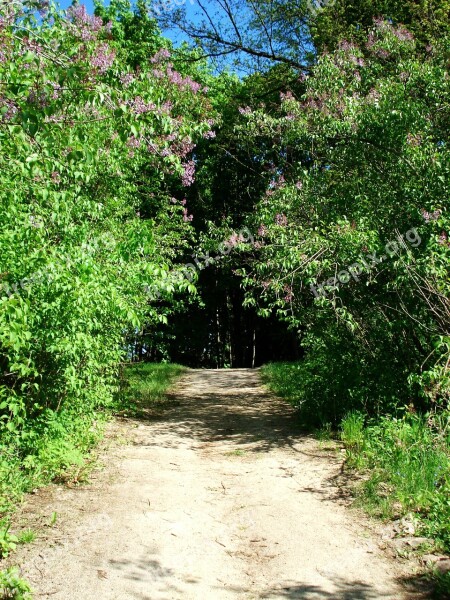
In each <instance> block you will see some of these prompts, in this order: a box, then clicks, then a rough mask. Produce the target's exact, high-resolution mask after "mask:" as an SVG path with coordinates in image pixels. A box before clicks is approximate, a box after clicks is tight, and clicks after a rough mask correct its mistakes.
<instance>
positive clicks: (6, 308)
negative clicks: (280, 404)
mask: <svg viewBox="0 0 450 600" xmlns="http://www.w3.org/2000/svg"><path fill="white" fill-rule="evenodd" d="M95 4H96V7H95V12H94V13H92V14H91V13H90V12H89V11H88V10H87V9H86V7H85V6H83V5H82V4H80V3H78V2H74V3H73V5H72V6H71V7H70V8H69V9H67V10H62V9H61V8H60V7H59V6H58V5H57V4H55V3H54V2H53V1H48V0H0V186H1V201H0V213H1V218H0V228H1V230H0V231H1V232H0V262H1V265H0V364H1V373H0V423H1V425H0V427H1V429H0V447H1V454H0V518H1V517H2V516H3V517H5V519H6V517H7V515H8V514H9V512H10V510H11V507H12V506H13V505H14V504H15V503H16V502H17V500H18V499H19V498H20V496H21V494H22V493H23V492H24V491H25V490H28V489H32V488H33V487H34V486H35V485H37V484H38V483H39V482H45V481H48V480H50V479H52V478H53V477H54V476H55V475H57V474H58V473H60V471H61V470H62V469H64V468H66V467H67V466H69V465H70V464H72V463H73V462H77V461H80V460H81V457H82V456H83V454H84V453H85V452H86V451H87V450H88V449H89V448H90V447H91V446H92V445H93V444H94V443H95V441H96V440H97V439H98V437H99V435H100V432H101V423H102V421H103V419H104V418H106V415H107V414H109V413H110V412H111V411H114V410H119V409H120V394H118V392H119V387H120V382H121V380H122V375H123V373H122V371H123V365H124V364H125V363H129V362H133V361H146V362H161V361H166V362H178V363H181V364H183V365H186V366H189V367H206V368H226V367H259V366H261V365H263V364H266V363H275V364H273V365H272V366H270V367H265V368H264V370H263V373H265V375H264V376H265V377H266V378H267V381H268V382H269V385H271V386H272V387H273V388H274V389H276V391H278V392H279V393H280V394H282V395H285V396H286V397H288V398H289V399H290V400H291V401H292V402H294V404H295V405H296V406H298V407H299V409H300V410H301V411H303V415H304V422H305V423H308V425H309V426H314V427H326V428H327V427H328V428H331V429H336V428H339V426H340V424H341V422H342V419H344V424H346V426H347V428H348V427H350V428H351V427H353V428H354V430H356V431H357V432H358V433H357V435H360V436H362V437H363V436H364V435H367V437H368V440H366V445H365V447H366V449H367V448H369V449H370V452H369V450H367V452H366V454H365V455H364V460H365V461H366V462H367V464H371V465H372V466H373V464H374V463H373V461H374V460H375V458H374V456H375V454H376V452H377V444H379V445H380V446H385V447H387V446H389V444H390V443H391V442H392V448H393V452H394V453H395V448H398V447H399V444H400V446H402V444H404V445H405V447H406V446H407V445H408V444H409V441H408V440H410V441H411V440H412V441H414V440H415V439H417V436H419V437H420V439H422V441H423V446H422V449H423V453H424V454H427V453H428V454H429V453H430V452H431V451H433V452H435V453H437V454H436V456H437V455H439V457H440V458H439V461H440V462H439V461H438V462H439V465H440V466H441V467H442V469H441V471H440V474H439V476H438V477H437V476H436V477H437V479H436V477H435V474H432V475H430V478H431V479H430V481H432V483H430V486H431V488H432V489H431V491H430V490H428V491H427V492H426V493H424V496H423V497H421V498H420V500H417V503H416V504H417V505H416V504H414V506H409V507H407V508H408V509H413V510H417V512H418V513H423V514H425V513H426V514H427V515H428V514H434V515H435V516H436V515H437V514H439V515H440V516H439V518H438V517H436V518H435V520H434V521H433V523H434V525H433V526H434V527H435V531H436V532H437V533H436V535H438V536H440V539H442V540H443V544H446V545H447V547H448V546H449V544H450V530H449V526H448V523H449V520H450V504H449V500H448V493H449V491H450V467H449V459H448V456H449V454H448V444H449V436H450V427H449V423H450V421H449V414H450V413H449V402H450V277H449V268H450V214H449V207H450V201H449V197H450V148H449V127H450V78H449V70H448V69H449V64H450V2H449V0H402V1H399V0H360V1H359V2H352V1H351V0H334V1H333V0H331V1H329V2H322V3H320V2H310V1H306V0H259V1H258V2H253V1H252V0H221V1H220V2H212V1H211V2H210V1H207V0H201V1H200V0H196V2H193V1H192V0H190V2H186V3H185V4H186V6H185V5H184V4H183V3H182V2H170V1H168V2H163V1H162V0H160V1H158V0H156V1H155V2H150V1H147V0H137V2H136V3H132V2H130V1H129V0H111V1H110V3H109V4H108V5H104V4H103V3H102V2H100V1H99V0H98V1H97V2H96V3H95ZM180 5H181V6H180ZM187 5H189V6H188V8H189V10H188V11H186V7H187ZM192 11H194V12H192ZM168 32H171V33H170V35H169V33H168ZM174 32H175V33H174ZM177 35H178V36H179V39H181V40H182V42H181V43H175V42H174V41H172V40H174V39H176V36H177ZM280 361H284V362H282V363H281V362H280ZM288 361H289V362H288ZM277 362H278V363H279V364H276V363H277ZM349 415H350V417H349ZM393 423H401V424H402V425H401V426H402V427H403V429H402V430H401V432H400V433H399V431H398V430H396V431H393V429H392V428H393V425H392V424H393ZM367 425H368V426H369V429H368V430H367V432H366V434H364V433H363V432H362V428H363V427H365V426H367ZM370 427H375V428H378V429H376V431H375V430H374V429H373V428H372V429H370ZM398 427H400V425H399V426H398ZM380 428H381V429H380ZM383 428H384V429H383ZM374 431H375V433H374ZM402 432H403V433H402ZM383 436H384V437H383ZM402 436H403V437H402ZM362 437H361V439H362ZM358 440H359V438H358V439H357V440H356V442H355V443H354V444H353V449H354V450H355V447H357V448H358V449H360V445H361V444H360V443H359V441H358ZM383 440H384V441H383ZM398 440H401V441H400V442H398ZM397 442H398V443H397ZM378 450H379V448H378ZM411 456H412V455H410V454H409V455H408V457H409V458H408V457H407V458H405V461H406V462H408V464H409V465H410V466H411V465H414V464H415V463H414V461H416V460H421V459H420V457H419V458H417V457H415V456H412V457H411ZM433 456H434V454H433ZM355 460H356V459H355ZM359 460H360V461H361V460H363V459H362V458H361V456H360V457H359ZM436 460H437V459H436ZM371 461H372V462H371ZM436 464H437V463H436ZM426 468H430V469H432V468H433V469H434V467H431V466H430V467H426ZM412 470H413V471H414V468H412ZM374 485H375V484H374ZM427 485H428V483H427ZM394 487H395V486H394ZM408 493H409V492H408V491H404V498H403V500H402V501H404V505H405V506H406V505H407V504H408V500H406V499H405V498H407V497H408ZM411 493H412V492H411ZM410 495H411V494H410ZM397 500H398V498H397ZM405 510H406V508H405ZM4 522H5V523H6V520H5V521H4ZM0 529H1V528H0ZM5 531H6V530H5ZM5 535H6V534H5ZM5 539H6V538H5ZM5 544H6V542H5ZM1 548H2V546H1V540H0V553H1Z"/></svg>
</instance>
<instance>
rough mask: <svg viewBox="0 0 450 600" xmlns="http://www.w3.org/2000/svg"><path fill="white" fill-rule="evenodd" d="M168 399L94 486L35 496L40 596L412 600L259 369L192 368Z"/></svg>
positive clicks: (113, 455) (323, 457) (33, 554)
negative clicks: (51, 520)
mask: <svg viewBox="0 0 450 600" xmlns="http://www.w3.org/2000/svg"><path fill="white" fill-rule="evenodd" d="M171 396H172V399H173V400H174V403H173V405H171V407H170V408H169V409H168V410H166V411H165V412H164V414H163V415H162V416H160V417H159V418H157V419H154V418H153V419H149V420H146V421H140V422H138V424H137V426H136V423H134V425H133V424H132V423H131V424H130V422H127V423H126V424H124V425H123V427H124V428H125V430H126V431H125V432H126V435H127V437H129V438H131V443H128V444H127V445H125V446H120V447H116V448H115V450H113V451H112V452H111V451H109V452H108V453H107V455H106V459H107V460H108V464H107V465H106V467H105V469H104V470H103V471H102V472H101V473H100V474H99V475H98V477H97V479H95V480H94V481H93V482H92V483H91V484H90V485H88V486H87V487H82V488H77V489H64V488H56V487H55V488H53V490H52V491H44V492H39V494H38V497H40V502H41V511H43V512H44V514H45V513H46V515H47V517H46V518H48V515H49V514H51V513H52V512H53V511H56V512H57V514H58V525H57V527H55V528H53V529H50V528H49V533H48V537H47V540H46V543H45V544H43V543H41V544H37V545H36V546H34V547H33V546H31V547H29V548H28V549H27V550H26V551H25V550H23V551H22V557H21V560H22V570H23V573H24V575H25V576H26V577H27V578H28V579H29V580H30V581H31V583H32V585H33V587H34V589H35V591H36V592H37V594H36V597H37V598H49V599H50V598H51V599H53V600H59V599H65V600H67V599H75V600H78V599H79V600H112V599H117V600H128V599H142V600H143V599H145V600H171V599H176V600H178V599H180V600H181V599H183V600H190V599H192V600H226V599H230V600H231V599H233V600H236V599H248V600H250V599H257V598H302V599H305V600H312V599H324V598H325V599H333V600H341V599H342V600H344V599H345V600H368V599H372V598H377V599H378V598H383V599H388V600H394V599H395V600H400V599H403V598H407V597H409V596H407V595H406V594H405V592H404V589H403V588H402V587H401V586H400V584H399V583H398V573H397V572H396V570H395V565H394V564H393V563H392V562H391V561H389V560H388V559H387V558H386V557H385V556H383V555H382V553H381V552H380V551H379V550H378V548H377V544H376V541H375V540H374V539H371V537H370V533H369V532H368V530H367V529H366V528H365V527H364V526H363V524H362V523H361V522H360V521H359V520H358V519H357V517H356V515H355V513H354V512H353V511H351V510H349V509H348V508H346V507H345V506H344V505H343V503H342V502H340V501H339V493H338V490H337V488H336V487H335V485H334V482H333V478H334V477H336V475H338V473H339V469H340V466H341V463H340V460H339V457H338V456H337V454H336V452H334V451H331V450H329V451H328V453H327V452H326V451H324V450H323V448H321V446H320V444H319V443H318V442H317V441H315V440H313V439H311V438H309V437H307V436H306V437H305V436H302V435H301V434H299V432H298V430H296V429H295V418H294V414H293V411H292V410H291V409H290V408H289V407H288V406H287V405H286V404H285V403H284V402H282V401H280V400H278V399H276V398H273V397H272V396H271V395H270V394H268V393H267V392H266V391H265V390H264V388H262V386H261V384H260V381H259V376H258V373H257V372H255V371H251V370H226V371H189V372H188V373H187V374H186V375H185V376H184V377H183V378H182V380H181V381H180V382H179V384H178V385H177V386H176V388H175V390H174V391H173V393H172V395H171ZM36 501H37V499H34V502H35V503H36ZM43 503H44V504H43ZM31 504H33V503H31ZM26 510H27V509H26ZM26 510H25V513H26ZM29 510H30V511H32V508H30V509H29ZM19 558H20V555H19Z"/></svg>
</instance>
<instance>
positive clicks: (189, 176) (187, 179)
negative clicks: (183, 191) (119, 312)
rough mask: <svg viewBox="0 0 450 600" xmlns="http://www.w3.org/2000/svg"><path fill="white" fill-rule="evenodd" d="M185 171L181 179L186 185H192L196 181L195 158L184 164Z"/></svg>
mask: <svg viewBox="0 0 450 600" xmlns="http://www.w3.org/2000/svg"><path fill="white" fill-rule="evenodd" d="M183 170H184V173H183V175H182V178H181V181H182V184H183V185H184V187H189V186H191V185H192V184H193V183H194V181H195V163H194V161H193V160H190V161H189V162H187V163H184V164H183Z"/></svg>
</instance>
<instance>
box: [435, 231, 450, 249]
mask: <svg viewBox="0 0 450 600" xmlns="http://www.w3.org/2000/svg"><path fill="white" fill-rule="evenodd" d="M438 243H439V244H441V246H448V245H449V241H448V235H447V232H446V231H442V232H441V235H440V236H439V239H438Z"/></svg>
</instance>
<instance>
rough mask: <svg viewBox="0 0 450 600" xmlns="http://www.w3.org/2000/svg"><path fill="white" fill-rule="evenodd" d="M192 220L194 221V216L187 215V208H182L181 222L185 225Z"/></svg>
mask: <svg viewBox="0 0 450 600" xmlns="http://www.w3.org/2000/svg"><path fill="white" fill-rule="evenodd" d="M193 219H194V216H193V215H189V214H188V210H187V208H183V221H184V222H185V223H189V222H191V221H193Z"/></svg>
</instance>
